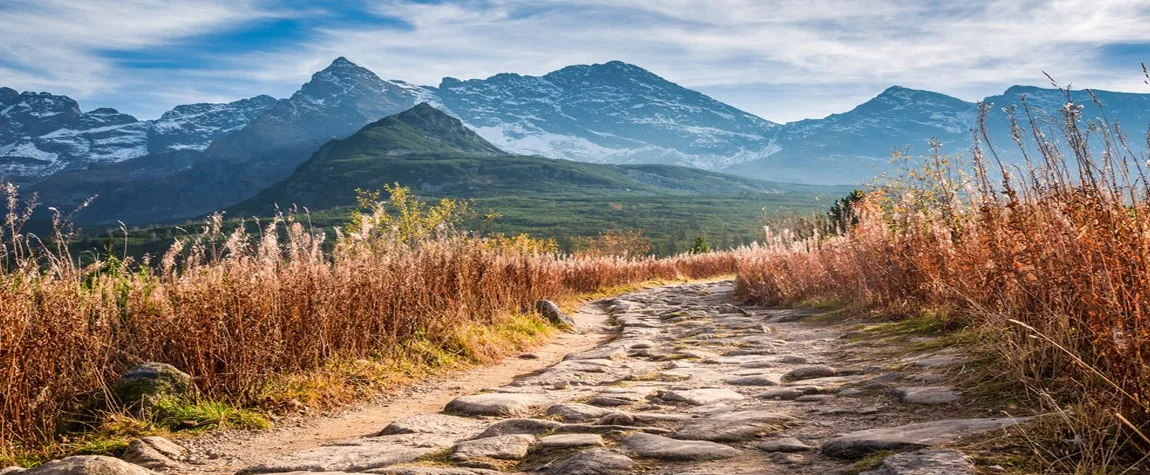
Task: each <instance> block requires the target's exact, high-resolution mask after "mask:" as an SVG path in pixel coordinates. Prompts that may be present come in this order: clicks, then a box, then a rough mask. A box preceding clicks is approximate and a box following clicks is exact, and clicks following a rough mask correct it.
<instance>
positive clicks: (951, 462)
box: [859, 450, 978, 475]
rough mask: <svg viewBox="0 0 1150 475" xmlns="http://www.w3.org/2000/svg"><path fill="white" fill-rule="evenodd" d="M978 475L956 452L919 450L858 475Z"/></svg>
mask: <svg viewBox="0 0 1150 475" xmlns="http://www.w3.org/2000/svg"><path fill="white" fill-rule="evenodd" d="M976 473H978V471H977V470H976V469H975V467H974V464H972V463H970V459H968V458H967V457H966V455H965V454H963V453H962V452H959V451H957V450H919V451H915V452H908V453H905V454H898V455H892V456H890V457H887V458H885V459H883V461H882V465H879V467H878V468H877V469H875V470H874V471H870V472H863V473H861V474H859V475H943V474H945V475H967V474H969V475H974V474H976Z"/></svg>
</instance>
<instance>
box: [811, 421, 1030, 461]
mask: <svg viewBox="0 0 1150 475" xmlns="http://www.w3.org/2000/svg"><path fill="white" fill-rule="evenodd" d="M1022 421H1024V419H1013V418H986V419H945V420H939V421H930V422H919V423H916V424H907V425H904V426H898V427H889V428H882V429H868V430H863V431H858V432H852V433H849V434H844V435H840V436H838V437H835V438H833V439H830V440H828V441H826V442H823V444H822V446H821V447H820V448H819V452H821V453H822V454H823V455H826V456H828V457H834V458H843V459H856V458H862V457H864V456H866V455H868V454H870V453H873V452H877V451H880V450H906V449H919V448H925V447H932V446H936V445H941V444H946V443H950V442H953V441H955V440H958V439H959V438H961V437H965V436H968V435H974V434H980V433H983V432H989V431H992V430H996V429H1002V428H1006V427H1011V426H1015V425H1018V424H1019V423H1020V422H1022Z"/></svg>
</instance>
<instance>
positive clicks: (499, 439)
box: [450, 434, 535, 461]
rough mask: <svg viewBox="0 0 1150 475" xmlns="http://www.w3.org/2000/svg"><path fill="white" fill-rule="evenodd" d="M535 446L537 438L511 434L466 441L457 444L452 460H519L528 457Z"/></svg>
mask: <svg viewBox="0 0 1150 475" xmlns="http://www.w3.org/2000/svg"><path fill="white" fill-rule="evenodd" d="M534 444H535V436H533V435H528V434H510V435H500V436H495V437H485V438H482V439H472V440H465V441H462V442H459V443H457V444H455V448H454V449H453V451H452V453H451V456H450V459H451V460H457V461H466V460H475V459H484V458H490V459H498V460H519V459H521V458H523V457H526V456H527V451H528V450H530V449H531V446H532V445H534Z"/></svg>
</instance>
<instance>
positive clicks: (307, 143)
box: [32, 58, 428, 223]
mask: <svg viewBox="0 0 1150 475" xmlns="http://www.w3.org/2000/svg"><path fill="white" fill-rule="evenodd" d="M427 94H428V92H427V91H426V90H425V89H423V88H420V87H416V86H411V85H409V84H406V83H402V82H391V81H384V80H382V79H380V78H379V77H378V76H376V75H375V73H372V72H371V71H368V70H367V69H364V68H361V67H359V66H356V65H355V64H353V63H351V62H350V61H348V60H346V59H344V58H337V59H336V60H335V61H333V62H332V64H331V65H330V66H328V67H327V68H325V69H324V70H322V71H319V72H317V73H315V74H314V75H313V76H312V78H311V80H310V81H308V82H307V83H306V84H304V85H303V86H302V87H301V88H300V90H299V91H297V92H296V93H295V94H293V95H292V96H291V97H290V98H288V99H281V100H278V101H274V104H272V105H271V106H270V107H268V108H266V110H265V111H264V112H263V113H262V114H260V115H259V116H258V117H256V118H255V119H254V120H252V121H251V122H250V123H248V124H246V125H245V126H244V127H242V128H240V129H239V130H236V131H234V132H233V133H230V134H226V135H223V136H221V137H219V138H217V139H216V140H214V141H212V142H211V144H210V145H207V146H206V147H205V149H204V150H203V151H202V153H198V154H196V155H195V156H193V157H191V158H190V159H188V160H186V161H182V162H180V163H179V164H180V165H181V166H180V167H179V168H174V169H173V168H171V167H165V166H162V164H161V163H160V161H158V160H156V157H152V156H149V157H143V158H139V159H135V160H130V161H127V162H124V163H120V164H116V165H115V166H112V167H97V168H92V169H89V170H84V171H77V172H75V173H61V174H57V175H54V176H52V177H50V178H49V179H47V180H44V181H43V182H42V183H39V184H37V185H36V186H34V187H33V188H32V189H33V191H37V192H40V194H41V195H43V196H45V197H46V201H47V202H48V203H49V204H52V205H58V206H65V205H70V204H73V203H76V202H78V201H80V200H83V199H84V198H86V197H88V196H91V195H93V194H99V195H100V198H99V199H97V200H96V201H95V202H94V203H93V204H92V206H91V208H89V209H88V210H86V211H85V212H84V213H83V214H82V215H80V216H79V219H80V220H82V221H90V222H112V221H116V220H121V221H124V222H129V223H142V222H157V221H165V220H172V219H179V218H187V217H192V216H196V215H201V214H205V213H209V212H212V211H215V210H218V209H222V208H224V207H226V206H229V205H232V204H235V203H238V202H240V201H242V200H244V199H247V198H250V197H252V196H253V195H255V194H256V193H258V192H259V191H260V190H262V189H264V188H266V187H268V186H270V185H272V184H273V183H275V182H277V181H279V180H282V179H283V178H284V177H286V176H287V175H288V174H290V173H291V171H292V170H293V169H294V168H295V167H296V166H298V165H299V164H300V163H301V162H303V161H304V160H306V159H307V157H308V156H310V155H311V154H312V153H313V152H314V151H315V150H316V149H318V148H319V147H320V146H321V145H323V144H324V143H326V142H327V141H329V140H331V139H334V138H342V137H346V136H348V135H350V134H352V133H354V132H355V131H356V130H359V128H360V127H363V125H365V124H367V123H369V122H371V121H374V120H378V119H380V118H382V117H385V116H388V115H391V114H394V113H396V112H400V111H403V110H405V109H407V108H410V107H411V106H412V105H414V104H415V102H416V100H417V99H420V98H422V97H425V96H426V95H427ZM177 111H180V112H181V113H183V114H192V113H194V111H192V110H181V109H180V108H177ZM173 112H176V111H173ZM165 117H168V115H167V114H166V115H165ZM164 121H165V119H164V118H161V120H160V121H158V122H160V123H164Z"/></svg>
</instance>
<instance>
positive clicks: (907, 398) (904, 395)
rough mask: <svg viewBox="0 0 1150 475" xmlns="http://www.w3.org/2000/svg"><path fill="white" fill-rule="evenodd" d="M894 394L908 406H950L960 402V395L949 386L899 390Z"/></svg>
mask: <svg viewBox="0 0 1150 475" xmlns="http://www.w3.org/2000/svg"><path fill="white" fill-rule="evenodd" d="M894 394H895V396H896V397H898V400H899V401H901V402H904V403H907V404H928V405H934V404H949V403H952V402H954V401H957V400H958V393H957V392H955V391H954V389H952V388H950V387H948V386H926V387H918V388H898V389H895V390H894Z"/></svg>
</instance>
